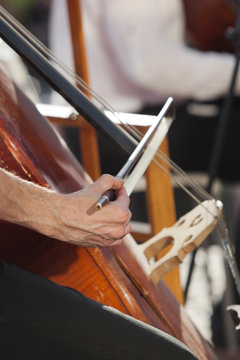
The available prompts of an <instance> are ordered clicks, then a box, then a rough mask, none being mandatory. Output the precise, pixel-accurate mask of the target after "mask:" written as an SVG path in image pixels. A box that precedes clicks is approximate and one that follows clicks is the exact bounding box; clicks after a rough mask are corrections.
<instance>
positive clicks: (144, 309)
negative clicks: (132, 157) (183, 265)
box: [0, 16, 216, 360]
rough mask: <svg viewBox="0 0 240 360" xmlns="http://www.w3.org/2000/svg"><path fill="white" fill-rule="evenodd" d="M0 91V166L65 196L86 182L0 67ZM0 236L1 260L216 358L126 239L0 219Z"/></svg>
mask: <svg viewBox="0 0 240 360" xmlns="http://www.w3.org/2000/svg"><path fill="white" fill-rule="evenodd" d="M5 20H6V19H5V17H4V16H2V17H1V22H0V33H1V36H2V37H3V38H4V39H5V40H6V41H7V42H8V43H9V44H11V45H12V46H13V47H14V48H15V49H16V50H17V51H18V52H22V55H23V56H24V57H25V59H26V58H27V60H28V61H29V58H28V57H30V56H29V54H30V53H31V52H33V64H34V66H35V67H36V68H37V69H38V70H39V71H40V72H41V73H42V74H43V75H44V76H45V78H48V76H49V74H48V75H47V74H46V73H47V70H48V68H51V66H50V65H49V64H46V63H43V65H42V63H41V61H40V60H39V57H38V56H37V55H38V54H37V52H35V51H33V50H32V47H31V46H30V48H29V46H28V45H27V44H25V42H22V39H21V36H20V43H18V44H17V43H15V42H14V40H15V38H18V33H17V32H16V29H13V28H11V27H10V29H9V28H7V24H6V21H5ZM6 29H8V31H7V33H6V32H5V30H6ZM26 49H27V51H26ZM52 73H53V75H54V76H53V77H51V78H50V79H48V80H49V82H50V83H51V84H52V85H53V86H54V87H55V88H58V90H59V91H61V93H62V94H63V95H64V96H65V97H66V98H67V99H68V100H70V102H71V103H72V105H73V104H74V105H75V106H76V108H77V109H78V110H79V111H80V113H81V114H82V115H83V116H85V118H86V119H87V120H89V121H90V120H93V121H92V122H93V123H94V125H95V126H96V128H97V129H101V131H102V132H103V133H106V135H107V136H108V137H110V138H111V140H112V141H115V142H117V144H118V146H121V147H122V148H125V150H126V151H128V152H131V151H132V149H133V148H134V145H133V144H132V142H131V140H130V138H129V137H128V136H127V134H125V133H124V132H123V131H121V130H119V128H118V127H116V126H114V125H113V124H111V123H110V122H109V121H107V119H105V117H104V116H103V115H99V112H98V110H97V109H95V108H94V106H93V105H92V104H91V103H89V101H88V100H87V99H86V98H83V97H82V95H81V93H80V92H79V91H78V90H77V89H75V88H74V87H73V86H72V85H71V84H68V83H66V82H65V81H64V79H62V78H61V76H59V74H58V73H57V72H56V71H55V70H53V71H52ZM59 79H60V83H59V82H58V81H59ZM0 89H1V98H0V101H1V106H0V109H1V110H0V153H1V167H2V168H5V169H7V170H10V171H13V172H15V173H17V174H18V175H19V176H21V177H23V178H24V179H26V180H30V181H34V182H36V183H38V184H39V185H41V186H46V187H51V188H53V189H55V190H56V191H59V192H63V193H70V192H73V191H76V190H79V189H81V188H82V187H84V186H86V185H87V184H88V183H89V182H90V181H91V180H90V177H89V176H88V175H87V173H86V172H85V171H84V169H83V168H82V166H81V165H80V164H79V163H78V161H77V160H76V159H75V158H74V157H73V155H72V154H71V153H70V151H69V150H68V149H67V147H66V146H65V145H63V141H62V140H60V139H59V136H58V135H57V134H56V131H55V130H54V128H53V127H52V126H51V125H50V124H49V122H48V121H47V120H46V119H45V118H43V117H42V116H41V115H40V113H39V112H38V111H37V109H36V108H35V107H34V106H33V104H32V103H31V102H30V101H29V100H28V99H27V98H26V96H25V95H24V94H23V93H22V92H21V91H20V90H19V89H18V87H17V86H16V85H14V84H13V83H12V82H11V81H10V80H9V79H8V78H7V77H6V75H5V74H4V73H3V72H1V74H0ZM67 90H69V92H68V91H67ZM85 105H87V106H85ZM96 114H97V115H99V116H100V118H101V120H103V123H104V124H103V125H101V124H100V122H99V119H98V118H97V117H95V116H96ZM32 134H34V135H35V136H34V137H33V136H32ZM114 135H117V136H116V137H115V136H114ZM119 139H120V140H119ZM1 234H4V239H1V244H0V247H1V248H0V257H1V258H2V259H4V260H6V261H11V262H13V263H14V264H16V265H18V266H20V267H21V268H24V269H26V270H28V271H31V272H33V273H37V274H40V275H42V276H44V277H47V278H49V279H51V280H53V281H55V282H57V283H59V284H62V285H66V286H71V287H73V288H75V289H77V290H79V291H81V292H82V293H83V294H85V295H86V296H89V297H90V298H93V299H95V300H97V301H99V302H101V303H103V304H106V305H110V306H113V307H114V308H117V309H118V310H120V311H122V312H124V313H126V314H129V315H131V316H133V317H135V318H137V319H140V320H142V321H144V322H146V323H150V324H152V325H153V326H155V327H157V328H159V329H161V330H163V331H165V332H167V333H169V334H171V335H173V336H175V337H176V338H178V339H179V340H181V341H182V342H184V343H185V344H186V345H188V346H189V348H190V349H192V351H193V352H194V353H195V354H196V355H197V356H198V358H199V359H203V360H204V359H215V358H216V356H215V354H214V352H213V350H212V348H211V347H210V345H209V344H208V343H207V342H206V341H205V340H204V338H203V337H202V336H201V335H200V334H199V332H198V331H197V329H196V328H195V326H194V325H193V323H192V322H191V320H190V318H189V317H188V316H187V314H186V312H185V311H184V308H183V307H182V306H181V305H180V303H179V302H178V301H177V300H176V298H175V297H174V296H173V294H172V293H171V292H170V291H169V289H168V288H167V287H166V286H165V284H164V283H163V282H162V281H159V282H158V283H157V284H155V283H154V282H151V281H150V280H149V278H148V277H147V276H146V274H145V273H144V271H143V269H142V268H141V266H140V264H139V263H138V261H137V259H136V258H134V254H133V253H131V252H130V250H129V248H128V246H127V241H126V245H123V246H122V247H121V248H120V249H119V251H117V250H116V252H115V251H113V249H111V248H82V247H75V246H73V245H67V244H64V243H60V242H58V241H55V240H53V239H50V238H47V237H44V236H43V235H41V234H38V233H35V232H34V231H31V230H28V229H25V228H22V227H19V226H14V225H12V224H9V223H5V222H2V223H1ZM16 234H17V238H21V239H23V241H21V243H19V241H18V240H16ZM126 240H127V239H126ZM119 259H122V260H123V262H124V261H125V262H126V263H127V265H128V267H129V268H130V270H131V269H133V268H135V271H134V272H135V273H136V274H138V275H137V277H135V278H134V279H132V278H131V277H129V276H128V274H127V273H126V271H125V269H124V268H123V267H122V266H121V261H119ZM50 264H51V266H50Z"/></svg>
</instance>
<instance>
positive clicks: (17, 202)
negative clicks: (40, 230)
mask: <svg viewBox="0 0 240 360" xmlns="http://www.w3.org/2000/svg"><path fill="white" fill-rule="evenodd" d="M53 196H54V192H53V191H51V190H49V189H45V188H43V187H40V186H38V185H36V184H34V183H32V182H28V181H25V180H22V179H21V178H19V177H17V176H15V175H14V174H11V173H10V172H7V171H4V170H2V169H0V218H1V219H2V220H6V221H9V222H13V223H16V224H19V225H23V226H26V227H30V228H34V225H33V222H34V221H33V219H34V217H36V216H37V214H41V211H42V210H43V208H45V209H48V207H49V205H50V201H51V199H52V197H53Z"/></svg>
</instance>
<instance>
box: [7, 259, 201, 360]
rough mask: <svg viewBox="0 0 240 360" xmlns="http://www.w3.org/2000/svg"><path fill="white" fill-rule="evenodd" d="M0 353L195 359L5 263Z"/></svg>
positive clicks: (138, 325) (152, 332)
mask: <svg viewBox="0 0 240 360" xmlns="http://www.w3.org/2000/svg"><path fill="white" fill-rule="evenodd" d="M0 354H1V358H2V359H3V360H9V359H23V360H28V359H29V360H30V359H31V360H39V359H44V360H48V359H49V360H50V359H51V360H54V359H58V360H61V359H64V360H66V359H67V360H71V359H84V360H87V359H104V360H108V359H114V360H119V359H124V360H127V359H131V360H134V359H139V360H140V359H144V360H153V359H161V360H164V359H168V360H174V359H176V360H180V359H181V360H194V359H195V360H196V357H195V356H194V355H193V354H192V353H191V352H190V350H188V349H187V347H186V346H185V345H183V344H182V343H181V342H179V341H178V340H176V339H174V338H173V337H171V336H168V335H167V334H165V333H163V332H162V331H160V330H157V329H155V328H154V327H152V326H148V325H146V324H144V323H142V322H140V321H137V320H135V319H133V318H131V317H130V316H127V315H124V314H122V313H120V312H119V311H117V310H115V309H113V308H111V307H108V306H104V305H101V304H99V303H97V302H95V301H93V300H91V299H89V298H87V297H85V296H83V295H82V294H81V293H79V292H77V291H75V290H73V289H70V288H66V287H63V286H59V285H57V284H55V283H53V282H51V281H49V280H47V279H44V278H42V277H39V276H36V275H33V274H31V273H28V272H26V271H24V270H21V269H19V268H17V267H15V266H13V265H11V264H8V263H5V262H0Z"/></svg>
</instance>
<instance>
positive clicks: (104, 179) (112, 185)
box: [90, 174, 124, 195]
mask: <svg viewBox="0 0 240 360" xmlns="http://www.w3.org/2000/svg"><path fill="white" fill-rule="evenodd" d="M123 184H124V180H122V179H117V178H115V177H114V176H112V175H109V174H104V175H102V176H101V177H100V178H99V179H98V180H97V181H95V182H94V183H93V184H92V185H90V187H91V189H92V190H93V191H95V192H96V193H98V194H99V195H102V194H103V193H104V192H105V191H107V190H110V189H114V190H119V189H121V188H122V187H123Z"/></svg>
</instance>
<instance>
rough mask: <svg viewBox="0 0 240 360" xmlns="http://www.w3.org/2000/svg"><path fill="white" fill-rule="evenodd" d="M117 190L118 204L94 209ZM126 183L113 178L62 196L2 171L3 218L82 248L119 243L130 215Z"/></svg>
mask: <svg viewBox="0 0 240 360" xmlns="http://www.w3.org/2000/svg"><path fill="white" fill-rule="evenodd" d="M111 188H114V189H115V190H117V192H118V196H117V199H116V201H114V202H112V203H110V204H109V205H107V206H105V207H104V208H103V209H102V210H101V211H96V210H95V206H94V205H95V204H96V202H97V200H98V199H99V197H100V196H101V195H102V194H103V193H104V192H105V191H106V190H109V189H111ZM128 205H129V199H128V196H127V194H126V192H125V190H124V188H123V182H122V180H119V179H114V178H113V177H112V176H110V175H105V176H102V177H101V178H100V179H98V180H97V181H96V182H95V183H93V184H91V185H89V186H88V187H86V188H84V189H82V190H79V191H77V192H74V193H71V194H59V193H56V192H54V191H52V190H49V189H46V188H43V187H41V186H38V185H36V184H34V183H32V182H28V181H25V180H22V179H20V178H18V177H16V176H15V175H12V174H10V173H8V172H6V171H4V170H1V169H0V219H2V220H6V221H9V222H13V223H15V224H19V225H22V226H25V227H28V228H30V229H33V230H36V231H38V232H40V233H42V234H44V235H47V236H50V237H53V238H56V239H58V240H61V241H65V242H69V243H73V244H76V245H81V246H95V245H101V246H108V245H113V244H116V243H117V241H118V240H121V239H122V238H123V237H124V236H125V235H126V234H127V233H128V232H129V231H130V225H129V221H130V218H131V213H130V211H129V209H128Z"/></svg>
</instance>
